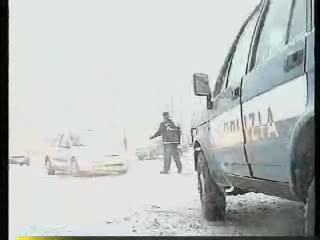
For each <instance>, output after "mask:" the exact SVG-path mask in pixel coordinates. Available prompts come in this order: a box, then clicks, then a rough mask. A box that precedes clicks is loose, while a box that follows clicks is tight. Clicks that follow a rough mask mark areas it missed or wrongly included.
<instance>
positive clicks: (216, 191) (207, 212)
mask: <svg viewBox="0 0 320 240" xmlns="http://www.w3.org/2000/svg"><path fill="white" fill-rule="evenodd" d="M197 160H198V167H197V172H198V183H199V194H200V200H201V207H202V211H203V215H204V218H205V219H206V220H208V221H222V220H224V219H225V213H226V200H225V194H224V191H223V190H222V189H221V187H220V186H219V185H218V184H217V183H216V182H215V181H213V179H212V177H211V175H210V173H209V168H208V166H207V162H206V160H205V156H204V154H203V152H199V153H198V155H197ZM201 174H202V176H203V177H202V179H203V181H204V182H202V180H201ZM203 184H204V185H203ZM203 186H204V187H203ZM203 190H204V191H203Z"/></svg>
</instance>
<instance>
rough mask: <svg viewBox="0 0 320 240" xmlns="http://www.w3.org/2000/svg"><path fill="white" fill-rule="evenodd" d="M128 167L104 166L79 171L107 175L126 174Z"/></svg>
mask: <svg viewBox="0 0 320 240" xmlns="http://www.w3.org/2000/svg"><path fill="white" fill-rule="evenodd" d="M127 170H128V166H127V165H126V164H120V163H119V164H104V165H99V166H91V167H88V168H86V169H81V171H82V172H92V173H109V172H126V171H127Z"/></svg>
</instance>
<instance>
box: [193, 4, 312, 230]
mask: <svg viewBox="0 0 320 240" xmlns="http://www.w3.org/2000/svg"><path fill="white" fill-rule="evenodd" d="M313 4H314V1H312V0H303V1H300V0H263V1H261V3H260V4H259V5H258V6H257V7H256V9H255V10H254V11H253V12H252V14H251V15H250V16H249V18H248V19H247V20H246V21H245V23H244V24H243V26H242V27H241V29H240V31H239V33H238V35H237V37H236V39H235V41H234V42H233V44H232V47H231V49H230V51H229V54H228V55H227V57H226V59H225V62H224V64H223V66H222V68H221V71H220V74H219V76H218V79H213V80H209V78H208V75H206V74H194V92H195V95H197V96H204V97H206V99H207V101H206V102H207V103H206V108H207V109H206V110H205V111H204V112H198V113H197V114H196V116H198V120H197V121H195V122H194V124H193V129H192V133H193V136H192V137H193V148H194V156H195V169H196V171H197V175H198V181H199V192H200V198H201V203H202V208H203V211H204V216H205V218H206V219H208V220H218V219H223V218H224V217H225V214H226V213H225V210H226V201H225V192H224V191H223V187H226V186H229V187H230V186H231V187H232V189H233V188H234V189H236V188H238V189H241V190H243V191H253V192H261V193H265V194H269V195H273V196H278V197H283V198H287V199H291V200H294V201H300V202H302V203H305V204H306V214H305V223H306V224H305V233H306V234H307V235H313V234H314V204H315V197H314V184H315V183H314V181H315V180H314V23H313V18H314V17H313V12H314V8H313V6H314V5H313Z"/></svg>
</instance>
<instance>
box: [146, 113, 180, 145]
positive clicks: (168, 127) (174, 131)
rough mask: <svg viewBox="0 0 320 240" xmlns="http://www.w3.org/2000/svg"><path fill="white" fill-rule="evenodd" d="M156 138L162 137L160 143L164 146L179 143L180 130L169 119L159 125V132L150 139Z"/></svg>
mask: <svg viewBox="0 0 320 240" xmlns="http://www.w3.org/2000/svg"><path fill="white" fill-rule="evenodd" d="M158 136H162V142H163V143H164V144H168V143H176V144H179V143H180V129H179V128H178V127H176V126H175V124H174V123H173V121H172V120H171V119H168V120H166V121H163V122H162V123H160V127H159V130H158V131H157V132H156V133H155V134H154V135H153V136H152V137H151V138H155V137H158Z"/></svg>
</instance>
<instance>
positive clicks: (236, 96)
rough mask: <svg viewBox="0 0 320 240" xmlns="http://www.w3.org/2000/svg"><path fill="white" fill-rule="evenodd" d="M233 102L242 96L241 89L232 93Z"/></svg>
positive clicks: (237, 88)
mask: <svg viewBox="0 0 320 240" xmlns="http://www.w3.org/2000/svg"><path fill="white" fill-rule="evenodd" d="M231 96H232V100H234V99H237V98H238V97H239V96H240V87H236V88H235V89H233V90H232V91H231Z"/></svg>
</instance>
